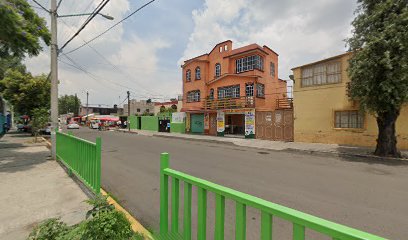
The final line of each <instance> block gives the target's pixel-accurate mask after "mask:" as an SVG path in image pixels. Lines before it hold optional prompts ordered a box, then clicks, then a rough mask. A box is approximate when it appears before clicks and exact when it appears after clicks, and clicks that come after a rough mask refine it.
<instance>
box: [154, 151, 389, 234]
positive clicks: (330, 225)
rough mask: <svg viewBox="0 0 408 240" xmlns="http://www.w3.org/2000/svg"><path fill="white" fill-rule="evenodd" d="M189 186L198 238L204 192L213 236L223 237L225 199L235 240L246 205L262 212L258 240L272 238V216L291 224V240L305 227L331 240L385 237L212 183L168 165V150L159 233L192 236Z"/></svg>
mask: <svg viewBox="0 0 408 240" xmlns="http://www.w3.org/2000/svg"><path fill="white" fill-rule="evenodd" d="M169 177H171V183H172V184H171V229H170V230H169V216H168V212H169V211H168V201H169V198H168V192H169V189H168V181H169ZM180 181H183V182H184V214H183V215H184V216H183V217H182V219H183V230H182V232H179V216H178V213H179V191H180V190H179V185H180ZM192 186H195V187H196V188H197V218H198V219H197V240H205V239H207V236H206V218H207V192H208V191H210V192H212V193H214V194H215V231H214V237H208V239H215V240H223V239H224V220H225V199H226V198H227V199H231V200H233V201H235V206H236V214H235V218H236V219H235V239H237V240H244V239H246V208H247V207H252V208H255V209H257V210H259V212H260V215H261V229H260V236H261V240H271V239H272V234H273V233H272V219H273V218H275V217H278V218H281V219H284V220H286V221H289V222H291V223H292V224H293V230H292V231H293V240H304V239H305V229H306V228H308V229H313V230H314V231H317V232H320V233H322V234H324V235H326V236H328V237H330V238H331V239H333V240H363V239H364V240H385V239H384V238H381V237H379V236H375V235H372V234H369V233H365V232H362V231H359V230H357V229H353V228H350V227H347V226H343V225H340V224H337V223H334V222H330V221H327V220H324V219H321V218H318V217H315V216H312V215H309V214H306V213H303V212H300V211H297V210H294V209H291V208H287V207H284V206H281V205H278V204H275V203H272V202H269V201H266V200H263V199H260V198H257V197H254V196H251V195H249V194H245V193H242V192H238V191H236V190H233V189H230V188H227V187H223V186H220V185H217V184H214V183H212V182H209V181H206V180H203V179H200V178H196V177H193V176H190V175H188V174H185V173H182V172H179V171H176V170H173V169H171V168H170V165H169V155H168V153H162V154H161V159H160V235H161V236H182V237H181V238H182V239H184V240H190V239H192V236H191V235H192V229H191V199H192V196H191V195H192V194H191V193H192Z"/></svg>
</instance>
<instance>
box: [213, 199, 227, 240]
mask: <svg viewBox="0 0 408 240" xmlns="http://www.w3.org/2000/svg"><path fill="white" fill-rule="evenodd" d="M224 221H225V197H224V196H222V195H220V194H216V195H215V230H214V239H215V240H224Z"/></svg>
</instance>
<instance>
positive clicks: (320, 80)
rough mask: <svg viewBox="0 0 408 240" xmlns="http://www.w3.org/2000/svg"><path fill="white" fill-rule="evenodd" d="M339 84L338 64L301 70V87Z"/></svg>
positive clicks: (339, 69)
mask: <svg viewBox="0 0 408 240" xmlns="http://www.w3.org/2000/svg"><path fill="white" fill-rule="evenodd" d="M339 82H341V65H340V62H330V63H323V64H317V65H314V66H311V67H307V68H304V69H302V87H308V86H318V85H327V84H333V83H339Z"/></svg>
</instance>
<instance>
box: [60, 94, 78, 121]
mask: <svg viewBox="0 0 408 240" xmlns="http://www.w3.org/2000/svg"><path fill="white" fill-rule="evenodd" d="M79 106H81V100H80V99H79V98H78V97H77V96H75V95H64V96H61V97H59V99H58V112H59V114H64V113H74V115H75V116H77V115H78V111H79Z"/></svg>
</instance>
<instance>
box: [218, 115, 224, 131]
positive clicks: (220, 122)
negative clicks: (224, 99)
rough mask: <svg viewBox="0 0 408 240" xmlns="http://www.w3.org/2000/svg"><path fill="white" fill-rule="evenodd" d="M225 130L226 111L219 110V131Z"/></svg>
mask: <svg viewBox="0 0 408 240" xmlns="http://www.w3.org/2000/svg"><path fill="white" fill-rule="evenodd" d="M224 131H225V113H224V112H223V111H217V132H224Z"/></svg>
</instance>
